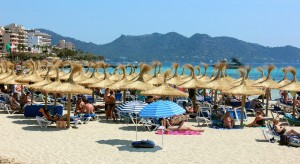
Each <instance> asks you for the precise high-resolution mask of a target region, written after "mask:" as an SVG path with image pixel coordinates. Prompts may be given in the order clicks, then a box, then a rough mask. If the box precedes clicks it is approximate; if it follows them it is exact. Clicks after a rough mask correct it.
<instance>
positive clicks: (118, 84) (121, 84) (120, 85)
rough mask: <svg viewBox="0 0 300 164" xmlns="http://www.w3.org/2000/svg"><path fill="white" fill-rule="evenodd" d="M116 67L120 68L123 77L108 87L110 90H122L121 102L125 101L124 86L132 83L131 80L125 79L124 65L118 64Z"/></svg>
mask: <svg viewBox="0 0 300 164" xmlns="http://www.w3.org/2000/svg"><path fill="white" fill-rule="evenodd" d="M118 68H119V69H121V70H122V72H123V77H122V79H121V80H120V81H118V82H116V83H114V84H112V85H110V86H109V88H110V89H112V90H123V102H125V101H126V96H125V95H126V92H125V91H126V90H127V88H126V86H127V85H128V84H130V83H132V81H130V80H128V79H127V75H126V70H125V69H126V68H125V66H124V65H119V66H118Z"/></svg>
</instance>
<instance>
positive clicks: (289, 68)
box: [287, 66, 297, 81]
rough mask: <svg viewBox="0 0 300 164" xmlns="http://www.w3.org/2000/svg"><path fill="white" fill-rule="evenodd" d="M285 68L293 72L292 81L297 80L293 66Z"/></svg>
mask: <svg viewBox="0 0 300 164" xmlns="http://www.w3.org/2000/svg"><path fill="white" fill-rule="evenodd" d="M287 70H288V71H290V72H291V73H292V74H293V77H294V79H293V81H296V80H297V78H296V74H297V71H296V69H295V67H292V66H289V67H288V68H287Z"/></svg>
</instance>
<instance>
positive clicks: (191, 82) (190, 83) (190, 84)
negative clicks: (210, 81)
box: [179, 64, 203, 89]
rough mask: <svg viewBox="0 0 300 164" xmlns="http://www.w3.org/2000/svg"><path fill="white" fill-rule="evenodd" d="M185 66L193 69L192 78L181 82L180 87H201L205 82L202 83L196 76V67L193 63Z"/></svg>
mask: <svg viewBox="0 0 300 164" xmlns="http://www.w3.org/2000/svg"><path fill="white" fill-rule="evenodd" d="M184 67H185V68H188V69H190V70H191V78H190V79H189V80H188V81H186V82H184V83H183V84H181V85H180V86H179V87H181V88H186V89H192V88H193V89H195V88H201V87H202V84H203V83H201V82H200V81H199V80H198V79H197V78H196V76H195V73H194V67H193V66H192V65H190V64H186V65H185V66H184Z"/></svg>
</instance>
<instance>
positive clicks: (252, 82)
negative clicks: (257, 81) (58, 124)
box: [232, 66, 254, 85]
mask: <svg viewBox="0 0 300 164" xmlns="http://www.w3.org/2000/svg"><path fill="white" fill-rule="evenodd" d="M246 71H247V72H246V75H244V77H242V76H241V77H240V78H238V79H236V80H235V81H233V82H232V83H233V85H239V84H241V82H242V81H243V80H245V81H246V82H247V84H248V85H253V84H254V81H253V80H251V79H250V78H249V73H250V71H251V67H250V66H246Z"/></svg>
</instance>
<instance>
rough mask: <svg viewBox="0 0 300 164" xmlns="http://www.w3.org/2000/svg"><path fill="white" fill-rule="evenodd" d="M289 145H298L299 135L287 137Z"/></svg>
mask: <svg viewBox="0 0 300 164" xmlns="http://www.w3.org/2000/svg"><path fill="white" fill-rule="evenodd" d="M289 145H290V146H294V147H300V137H299V136H292V137H290V138H289Z"/></svg>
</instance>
